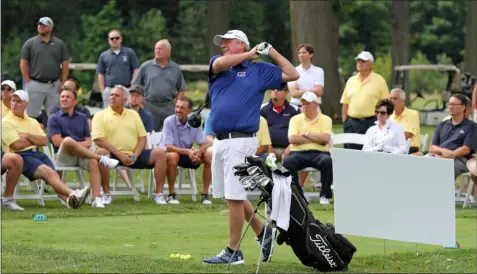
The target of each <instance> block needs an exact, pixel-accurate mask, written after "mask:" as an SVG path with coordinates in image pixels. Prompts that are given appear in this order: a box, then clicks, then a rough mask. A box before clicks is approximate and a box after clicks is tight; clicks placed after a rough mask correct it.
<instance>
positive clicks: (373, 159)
mask: <svg viewBox="0 0 477 274" xmlns="http://www.w3.org/2000/svg"><path fill="white" fill-rule="evenodd" d="M331 153H332V159H333V184H334V202H335V203H334V210H335V227H336V232H337V233H342V234H347V235H355V236H364V237H373V238H381V239H389V240H397V241H405V242H415V243H423V244H434V245H455V243H456V236H455V235H456V232H455V196H454V163H453V161H452V160H449V159H437V158H431V157H419V156H409V155H396V154H388V153H382V152H381V153H380V152H364V151H359V150H348V149H341V148H333V149H332V152H331Z"/></svg>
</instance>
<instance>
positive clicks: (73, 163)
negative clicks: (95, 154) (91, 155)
mask: <svg viewBox="0 0 477 274" xmlns="http://www.w3.org/2000/svg"><path fill="white" fill-rule="evenodd" d="M88 160H89V159H84V158H79V157H76V156H73V155H71V154H69V153H68V152H67V151H66V150H65V149H63V146H62V145H61V146H60V149H59V150H58V153H56V155H55V166H57V167H81V168H84V169H88Z"/></svg>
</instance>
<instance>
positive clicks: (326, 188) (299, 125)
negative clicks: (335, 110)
mask: <svg viewBox="0 0 477 274" xmlns="http://www.w3.org/2000/svg"><path fill="white" fill-rule="evenodd" d="M301 105H302V111H303V113H301V114H298V115H296V116H293V118H291V120H290V127H289V129H288V140H289V142H290V156H288V157H287V158H286V159H285V161H284V162H283V166H284V167H285V168H287V169H288V170H290V172H291V173H292V176H293V180H292V181H293V183H295V184H296V185H297V189H300V190H301V187H299V185H298V171H299V170H302V169H304V168H307V167H313V168H316V169H318V170H319V171H320V173H321V185H322V187H321V192H320V204H329V203H330V202H329V199H331V197H332V192H331V184H332V183H333V168H332V167H333V166H332V161H331V157H330V153H329V150H330V144H329V141H330V138H331V134H332V121H331V118H330V117H328V116H326V115H324V114H323V113H320V112H319V111H318V110H317V107H318V105H319V98H318V96H316V94H315V93H313V92H305V93H304V94H303V96H302V97H301Z"/></svg>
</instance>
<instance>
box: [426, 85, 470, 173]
mask: <svg viewBox="0 0 477 274" xmlns="http://www.w3.org/2000/svg"><path fill="white" fill-rule="evenodd" d="M468 100H469V99H468V98H467V97H466V96H465V95H463V94H454V95H452V97H451V98H450V99H449V114H450V115H451V116H452V118H451V119H449V120H447V121H443V122H441V123H440V124H439V125H438V126H437V128H436V131H435V133H434V137H433V138H432V145H431V148H430V150H429V156H432V157H439V158H447V159H453V160H454V176H455V177H456V178H457V176H459V175H461V174H463V173H466V172H469V171H468V170H467V167H466V162H467V160H469V159H470V158H471V157H472V152H475V151H476V150H477V125H476V124H475V123H474V122H472V121H471V120H469V119H467V118H466V117H465V114H464V113H465V111H466V108H467V106H466V103H467V101H468Z"/></svg>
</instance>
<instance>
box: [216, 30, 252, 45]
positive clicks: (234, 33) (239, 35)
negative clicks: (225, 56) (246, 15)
mask: <svg viewBox="0 0 477 274" xmlns="http://www.w3.org/2000/svg"><path fill="white" fill-rule="evenodd" d="M222 39H238V40H240V41H242V42H244V43H245V44H247V47H249V48H250V43H249V42H248V38H247V35H245V33H243V31H241V30H229V31H227V33H226V34H224V35H216V36H215V37H214V45H216V46H218V47H220V46H222Z"/></svg>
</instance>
